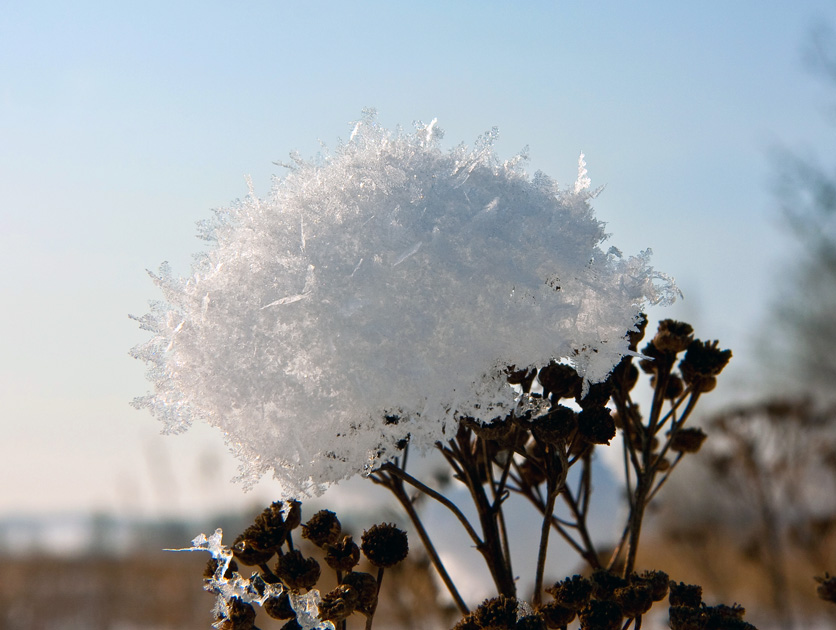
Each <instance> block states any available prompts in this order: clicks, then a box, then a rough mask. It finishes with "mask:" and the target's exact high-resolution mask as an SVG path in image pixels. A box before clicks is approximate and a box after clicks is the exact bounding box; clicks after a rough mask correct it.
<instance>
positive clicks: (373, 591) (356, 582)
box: [341, 571, 377, 614]
mask: <svg viewBox="0 0 836 630" xmlns="http://www.w3.org/2000/svg"><path fill="white" fill-rule="evenodd" d="M341 584H344V585H346V586H350V587H351V588H353V589H354V592H355V593H356V594H357V604H356V609H357V610H359V611H360V612H364V613H367V614H368V613H371V612H373V611H374V609H375V606H377V580H376V579H375V578H374V576H372V575H370V574H369V573H362V572H360V571H352V572H351V573H348V574H346V575H344V576H343V579H342V582H341Z"/></svg>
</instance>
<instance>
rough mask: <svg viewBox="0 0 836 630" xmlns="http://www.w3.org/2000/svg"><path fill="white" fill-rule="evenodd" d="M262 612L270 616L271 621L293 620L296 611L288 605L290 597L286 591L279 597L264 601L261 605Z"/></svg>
mask: <svg viewBox="0 0 836 630" xmlns="http://www.w3.org/2000/svg"><path fill="white" fill-rule="evenodd" d="M261 606H262V608H264V612H266V613H267V614H268V615H270V616H271V617H272V618H273V619H295V618H296V611H295V610H293V606H291V605H290V597H288V594H287V591H283V592H282V594H281V595H277V596H275V597H270V598H268V599H266V600H264V603H263V604H261Z"/></svg>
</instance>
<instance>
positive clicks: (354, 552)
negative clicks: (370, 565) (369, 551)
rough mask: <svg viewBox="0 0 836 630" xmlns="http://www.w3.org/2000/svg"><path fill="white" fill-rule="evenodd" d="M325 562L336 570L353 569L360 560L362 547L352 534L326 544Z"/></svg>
mask: <svg viewBox="0 0 836 630" xmlns="http://www.w3.org/2000/svg"><path fill="white" fill-rule="evenodd" d="M325 562H326V564H327V565H328V566H329V567H331V568H332V569H334V570H335V571H351V570H352V569H353V568H354V567H355V566H356V565H357V563H358V562H360V547H358V546H357V543H355V542H354V539H353V538H352V537H351V536H343V538H342V540H340V541H338V542H335V543H334V544H332V545H331V544H328V545H325Z"/></svg>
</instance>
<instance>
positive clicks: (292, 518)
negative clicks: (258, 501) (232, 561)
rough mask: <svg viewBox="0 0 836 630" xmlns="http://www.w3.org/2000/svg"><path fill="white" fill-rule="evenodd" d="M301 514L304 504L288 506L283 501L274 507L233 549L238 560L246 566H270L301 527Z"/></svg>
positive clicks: (265, 512)
mask: <svg viewBox="0 0 836 630" xmlns="http://www.w3.org/2000/svg"><path fill="white" fill-rule="evenodd" d="M283 512H286V513H285V514H283ZM301 514H302V512H301V504H300V503H299V502H298V501H291V502H289V503H288V505H287V506H285V505H284V504H283V503H282V502H281V501H276V502H274V503H272V504H271V505H270V506H269V507H268V508H266V509H265V510H264V511H263V512H262V513H261V514H259V515H258V516H256V518H255V522H254V523H253V524H252V525H250V526H249V527H248V528H247V529H245V530H244V533H243V534H241V535H240V536H238V538H236V539H235V542H234V543H233V545H232V553H233V554H234V555H235V558H236V559H237V560H238V561H239V562H241V563H243V564H246V565H256V564H264V563H265V562H269V560H270V558H272V557H273V554H275V553H276V552H277V551H278V550H279V547H281V546H282V544H283V543H284V541H285V540H286V539H287V535H288V533H289V532H290V530H292V529H293V528H294V527H296V526H297V525H299V519H300V518H301Z"/></svg>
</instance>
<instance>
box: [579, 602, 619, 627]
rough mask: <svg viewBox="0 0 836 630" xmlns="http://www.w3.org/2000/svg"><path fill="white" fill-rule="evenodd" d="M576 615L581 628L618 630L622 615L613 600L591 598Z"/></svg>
mask: <svg viewBox="0 0 836 630" xmlns="http://www.w3.org/2000/svg"><path fill="white" fill-rule="evenodd" d="M578 617H579V618H580V620H581V630H620V629H621V621H622V620H623V619H624V616H623V615H622V614H621V608H620V607H619V606H618V604H616V603H615V602H609V601H598V600H592V601H591V602H589V605H588V606H587V607H586V608H584V609H583V610H582V611H580V613H578Z"/></svg>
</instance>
